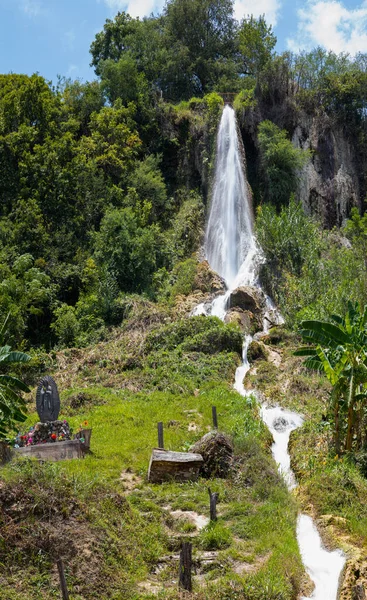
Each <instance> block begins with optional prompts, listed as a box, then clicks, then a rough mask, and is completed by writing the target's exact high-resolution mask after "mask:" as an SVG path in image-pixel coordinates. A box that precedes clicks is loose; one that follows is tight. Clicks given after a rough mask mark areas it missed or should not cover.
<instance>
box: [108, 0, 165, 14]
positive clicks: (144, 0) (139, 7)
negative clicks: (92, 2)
mask: <svg viewBox="0 0 367 600" xmlns="http://www.w3.org/2000/svg"><path fill="white" fill-rule="evenodd" d="M104 3H105V4H107V6H108V7H109V8H110V9H111V10H114V11H119V10H121V11H122V10H123V11H125V12H127V13H129V15H131V16H132V17H145V16H149V15H150V14H151V13H152V12H154V13H157V12H160V11H161V10H162V8H163V6H164V4H165V0H128V1H126V0H104Z"/></svg>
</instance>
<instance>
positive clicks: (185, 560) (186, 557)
mask: <svg viewBox="0 0 367 600" xmlns="http://www.w3.org/2000/svg"><path fill="white" fill-rule="evenodd" d="M191 568H192V544H190V542H182V547H181V553H180V573H179V582H178V584H179V587H181V588H182V589H184V590H187V591H188V592H191V591H192V581H191Z"/></svg>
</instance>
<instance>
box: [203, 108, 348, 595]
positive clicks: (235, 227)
mask: <svg viewBox="0 0 367 600" xmlns="http://www.w3.org/2000/svg"><path fill="white" fill-rule="evenodd" d="M242 153H243V149H242V145H241V143H240V139H239V136H238V133H237V124H236V117H235V112H234V110H233V109H232V108H231V107H230V106H226V107H225V108H224V110H223V115H222V119H221V123H220V126H219V131H218V140H217V157H216V169H215V179H214V187H213V195H212V202H211V208H210V216H209V220H208V225H207V231H206V236H205V252H206V257H207V259H208V262H209V264H210V266H211V268H212V269H213V270H214V271H216V272H217V273H218V274H219V275H221V277H223V278H224V280H225V281H226V284H227V287H228V290H227V292H226V293H225V294H223V295H221V296H219V297H217V298H215V300H214V301H213V302H212V303H211V304H210V305H205V304H201V305H199V306H198V307H197V308H196V309H195V311H194V313H193V314H195V315H199V314H207V315H213V316H217V317H219V318H221V319H224V317H225V315H226V312H227V303H228V299H229V296H230V293H231V291H233V290H234V289H235V288H236V287H239V286H240V285H253V286H257V287H259V288H260V284H259V282H258V281H257V279H256V265H257V264H258V263H259V262H261V260H262V259H261V253H260V252H259V249H258V247H257V245H256V240H255V237H254V234H253V227H252V223H253V217H252V209H251V196H250V192H249V187H248V183H247V179H246V174H245V169H244V164H243V157H242ZM266 301H267V310H268V314H271V319H270V320H271V321H272V322H273V323H274V321H275V322H278V323H280V322H282V319H281V317H280V315H279V314H277V313H276V309H275V306H274V304H273V303H272V301H271V299H270V298H268V297H266ZM268 321H269V320H268ZM267 329H268V322H267V320H266V315H265V318H264V331H267ZM251 340H252V338H251V336H246V338H245V340H244V345H243V364H242V366H241V367H239V368H238V369H237V372H236V379H235V384H234V387H235V389H236V390H237V391H238V392H239V393H240V394H242V395H243V396H246V395H248V393H249V392H248V391H247V390H246V389H245V387H244V385H243V380H244V377H245V375H246V373H247V371H248V370H249V368H250V365H249V362H248V359H247V349H248V346H249V344H250V343H251ZM261 416H262V419H263V421H264V422H265V423H266V425H267V426H268V428H269V430H270V432H271V433H272V435H273V439H274V443H273V446H272V452H273V456H274V459H275V460H276V462H277V464H278V468H279V471H280V472H281V474H282V475H283V477H284V479H285V481H286V483H287V486H288V488H289V489H290V490H292V489H293V488H294V487H295V486H296V480H295V477H294V474H293V472H292V470H291V468H290V456H289V453H288V442H289V436H290V433H291V431H293V430H294V429H297V427H300V426H301V425H302V422H303V419H302V417H301V416H300V415H298V414H297V413H293V412H290V411H287V410H284V409H282V408H281V407H279V406H272V407H270V406H267V405H262V406H261ZM297 539H298V544H299V548H300V552H301V556H302V560H303V563H304V565H305V568H306V571H307V572H308V574H309V576H310V577H311V579H312V581H313V582H314V585H315V587H314V591H313V593H312V595H311V596H310V598H312V600H336V599H337V595H338V587H339V579H340V575H341V572H342V570H343V567H344V564H345V558H344V556H343V554H342V553H341V552H340V551H333V552H328V551H327V550H325V549H324V548H323V545H322V541H321V538H320V535H319V533H318V531H317V528H316V526H315V524H314V522H313V521H312V519H311V518H310V517H309V516H307V515H303V514H301V515H299V517H298V524H297ZM302 600H307V599H306V598H303V599H302Z"/></svg>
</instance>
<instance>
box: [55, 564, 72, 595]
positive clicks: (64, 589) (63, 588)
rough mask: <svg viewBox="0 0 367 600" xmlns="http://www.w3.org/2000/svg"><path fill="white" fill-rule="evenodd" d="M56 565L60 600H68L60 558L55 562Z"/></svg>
mask: <svg viewBox="0 0 367 600" xmlns="http://www.w3.org/2000/svg"><path fill="white" fill-rule="evenodd" d="M56 564H57V569H58V571H59V577H60V586H61V594H62V600H69V592H68V588H67V585H66V579H65V572H64V563H63V562H62V560H61V558H59V560H58V561H57V563H56Z"/></svg>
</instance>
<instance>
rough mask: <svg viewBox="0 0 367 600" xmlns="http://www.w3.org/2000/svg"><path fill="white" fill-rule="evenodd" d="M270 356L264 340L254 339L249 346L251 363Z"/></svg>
mask: <svg viewBox="0 0 367 600" xmlns="http://www.w3.org/2000/svg"><path fill="white" fill-rule="evenodd" d="M267 356H268V350H267V348H266V346H265V344H263V343H262V342H257V341H253V342H251V344H250V345H249V347H248V350H247V358H248V360H249V362H250V363H252V362H254V361H255V360H266V359H267Z"/></svg>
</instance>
